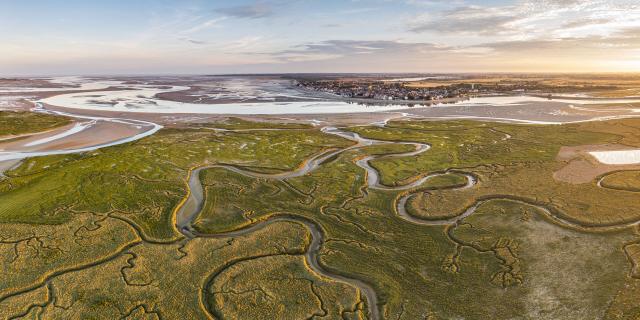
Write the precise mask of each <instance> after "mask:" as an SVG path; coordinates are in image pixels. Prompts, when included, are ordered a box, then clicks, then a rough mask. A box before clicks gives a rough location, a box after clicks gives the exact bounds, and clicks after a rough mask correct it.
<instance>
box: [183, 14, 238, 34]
mask: <svg viewBox="0 0 640 320" xmlns="http://www.w3.org/2000/svg"><path fill="white" fill-rule="evenodd" d="M226 19H227V17H218V18H214V19H209V20H207V21H204V22H202V23H199V24H197V25H195V26H193V27H191V28H189V29H186V30H184V31H182V33H183V34H190V33H196V32H199V31H203V30H206V29H209V28H212V27H216V26H218V25H219V23H220V22H222V21H224V20H226Z"/></svg>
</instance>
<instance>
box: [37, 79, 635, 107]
mask: <svg viewBox="0 0 640 320" xmlns="http://www.w3.org/2000/svg"><path fill="white" fill-rule="evenodd" d="M241 80H242V81H239V80H238V81H236V80H233V79H230V80H229V79H228V80H225V81H221V82H220V83H219V84H220V86H221V88H224V90H225V91H226V92H225V93H221V96H225V97H230V96H234V97H236V98H242V97H246V98H247V99H255V98H259V99H260V100H262V101H263V102H250V103H245V102H240V103H220V104H200V103H186V102H177V101H169V100H162V99H158V98H156V95H157V94H160V93H166V92H176V91H184V90H188V89H189V87H187V86H169V87H161V86H158V85H148V84H135V85H125V84H124V83H123V82H119V83H118V82H117V81H115V82H114V81H110V82H108V84H110V85H118V86H120V87H123V88H126V89H128V90H121V91H95V92H92V93H91V94H87V93H70V94H62V95H58V96H54V97H50V98H46V99H43V100H42V102H44V103H47V104H50V105H54V106H59V107H66V108H77V109H83V110H100V111H118V112H143V113H199V114H238V115H276V114H336V113H364V112H385V111H396V110H410V109H415V108H427V107H434V106H435V107H447V106H459V107H465V106H468V107H479V106H515V105H523V104H527V103H544V102H554V103H561V104H574V105H591V104H630V103H640V99H584V98H581V99H567V98H563V99H553V100H550V99H547V98H540V97H532V96H524V95H519V96H492V97H475V98H471V99H469V100H465V101H461V102H457V103H447V104H444V103H440V104H439V103H434V104H432V105H431V106H415V107H409V106H408V105H406V104H388V105H381V104H359V103H350V102H345V101H339V100H338V99H336V100H335V101H313V100H314V99H316V98H314V97H309V100H312V101H295V102H273V101H269V100H275V99H276V97H282V96H289V97H296V98H301V97H304V93H303V92H296V89H295V88H292V87H291V86H286V85H285V84H283V82H282V81H281V82H277V83H276V82H273V81H272V80H262V79H253V78H241ZM87 81H88V82H87V83H84V84H82V86H84V87H91V86H104V85H106V84H107V82H100V81H98V82H95V83H94V84H91V83H92V82H91V80H87ZM225 83H226V84H227V86H225ZM234 90H237V92H235V93H234V92H233V91H234Z"/></svg>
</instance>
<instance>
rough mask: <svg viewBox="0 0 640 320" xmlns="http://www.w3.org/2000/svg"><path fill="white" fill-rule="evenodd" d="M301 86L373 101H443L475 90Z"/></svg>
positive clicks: (339, 84) (345, 83)
mask: <svg viewBox="0 0 640 320" xmlns="http://www.w3.org/2000/svg"><path fill="white" fill-rule="evenodd" d="M298 85H299V86H302V87H304V88H307V89H311V90H314V91H318V92H325V93H330V94H334V95H338V96H341V97H343V98H348V99H372V100H416V101H427V100H441V99H445V98H456V97H460V96H465V95H467V94H469V93H470V92H471V91H472V90H473V89H472V85H468V89H466V88H459V87H447V86H442V87H437V88H414V87H409V86H405V85H404V84H402V83H386V82H381V81H366V82H365V81H313V80H303V81H299V82H298Z"/></svg>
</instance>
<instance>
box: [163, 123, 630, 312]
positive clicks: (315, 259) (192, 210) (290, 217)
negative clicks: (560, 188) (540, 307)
mask: <svg viewBox="0 0 640 320" xmlns="http://www.w3.org/2000/svg"><path fill="white" fill-rule="evenodd" d="M277 130H281V129H277ZM322 131H323V132H325V133H327V134H333V135H337V136H340V137H343V138H346V139H349V140H351V141H354V142H355V143H354V144H353V145H352V146H349V147H346V148H343V149H339V150H330V151H326V152H323V153H320V154H318V155H315V156H313V157H311V158H310V159H308V160H307V161H305V162H304V163H303V165H301V166H300V167H299V168H297V169H295V170H292V171H289V172H283V173H277V174H264V173H256V172H252V171H248V170H244V169H242V168H240V167H235V166H231V165H206V166H202V167H198V168H195V169H193V170H191V171H190V173H189V176H188V181H187V184H188V187H189V189H188V190H189V193H188V195H187V197H186V198H185V200H184V201H183V203H182V204H181V206H179V207H178V209H177V210H176V211H175V217H174V218H175V227H176V229H177V230H178V231H179V232H181V233H182V234H183V235H184V236H186V237H187V238H194V237H207V238H225V237H236V236H242V235H247V234H250V233H252V232H254V231H256V230H258V229H261V228H264V227H265V226H267V225H269V224H271V223H274V222H278V221H289V222H295V223H300V224H302V225H304V226H305V227H306V228H307V229H308V230H309V232H310V234H311V237H312V241H311V244H310V245H309V247H308V250H307V252H306V253H305V260H306V261H307V264H308V265H309V267H310V268H311V269H312V270H313V271H314V272H316V273H317V274H320V275H322V276H325V277H327V278H330V279H333V280H335V281H338V282H342V283H346V284H349V285H352V286H354V287H356V288H358V289H359V290H360V292H362V293H363V294H364V295H365V297H366V298H367V305H368V308H369V310H368V311H369V314H370V316H371V319H380V310H379V308H378V298H377V295H376V292H375V290H374V288H373V286H372V285H371V284H369V283H366V282H364V281H362V280H359V279H355V278H349V277H346V276H344V275H340V274H336V273H333V272H331V271H329V270H327V269H325V268H324V267H323V266H322V265H321V263H320V262H319V256H318V255H319V252H320V250H321V248H322V245H323V243H324V238H325V236H324V232H323V229H322V226H320V225H319V224H318V223H317V222H315V221H313V220H310V219H308V218H305V217H303V216H300V215H296V214H278V215H274V216H271V217H269V218H268V219H266V220H264V221H260V222H257V223H255V224H253V225H250V226H248V227H246V228H242V229H239V230H235V231H231V232H225V233H217V234H205V233H200V232H198V231H197V230H195V229H194V228H193V227H192V223H193V221H194V219H195V218H197V216H198V214H199V213H200V211H201V210H202V208H203V207H204V200H205V198H204V197H205V196H204V190H203V187H202V183H201V181H200V173H201V172H202V171H203V170H206V169H212V168H223V169H226V170H229V171H232V172H235V173H238V174H242V175H245V176H249V177H253V178H267V179H279V180H285V179H288V178H293V177H299V176H303V175H305V174H308V173H310V172H312V171H314V170H316V169H318V168H319V167H320V166H321V165H322V163H323V162H324V161H326V160H327V159H329V158H331V157H333V156H336V155H338V154H340V153H343V152H346V151H348V150H353V149H357V148H362V147H366V146H372V145H378V144H390V143H394V144H404V145H412V146H414V148H415V150H414V151H410V152H402V153H395V154H385V155H369V156H366V157H364V158H361V159H359V160H357V161H356V162H355V164H356V165H357V166H359V167H360V168H362V169H363V170H365V172H366V181H367V186H368V188H370V189H377V190H385V191H404V190H411V189H417V188H419V187H420V186H421V185H422V184H424V183H425V182H426V181H428V180H429V179H431V178H434V177H438V176H443V175H446V174H451V173H455V174H459V175H462V176H464V177H465V178H466V183H465V184H464V185H459V186H452V187H449V188H445V189H447V190H464V189H469V188H472V187H474V186H476V185H477V183H478V179H477V178H476V177H475V176H474V175H473V174H470V173H467V172H463V171H459V170H453V169H451V170H447V171H444V172H438V173H432V174H429V175H425V176H423V177H421V178H419V179H416V180H414V181H413V182H411V183H409V184H406V185H400V186H386V185H383V184H380V182H379V181H380V176H379V173H378V171H377V170H376V169H375V168H373V167H372V166H371V165H370V161H371V160H374V159H378V158H385V157H407V156H415V155H419V154H421V153H424V152H426V151H428V150H429V149H430V145H428V144H424V143H418V142H405V141H383V140H374V139H367V138H363V137H362V136H360V135H359V134H357V133H354V132H349V131H344V130H341V129H338V128H336V127H324V128H322ZM509 138H510V137H509ZM414 194H415V193H412V192H409V193H407V194H406V195H403V196H401V197H399V199H398V200H397V201H396V204H395V208H396V214H397V216H398V217H399V218H401V219H403V220H405V221H408V222H410V223H414V224H419V225H430V226H441V225H452V224H456V223H458V222H459V221H461V220H463V219H465V218H467V217H469V216H471V215H472V214H474V213H475V212H476V210H477V209H478V208H479V207H480V206H482V205H483V204H484V203H486V202H488V201H493V200H508V201H513V202H517V203H520V204H522V205H525V206H531V207H535V208H537V209H539V210H541V211H542V213H543V214H544V216H546V217H547V218H548V219H550V220H551V221H553V222H554V223H556V224H558V225H560V226H563V227H566V228H572V229H580V230H586V231H591V232H608V231H615V230H620V229H625V228H629V227H632V226H636V225H638V224H640V221H629V222H627V223H619V224H614V225H598V226H585V225H583V224H580V223H577V222H573V221H570V220H567V219H564V218H562V217H561V214H560V213H559V212H555V210H551V209H548V208H546V207H545V206H543V205H538V204H536V203H533V202H531V201H529V200H528V199H520V198H517V197H511V196H490V197H485V198H483V199H479V200H478V201H476V202H475V203H474V204H473V205H472V206H470V207H469V208H467V209H465V210H464V211H462V212H461V213H459V214H457V215H453V216H451V217H447V218H442V219H433V220H431V219H425V218H419V217H416V216H413V215H411V214H409V213H408V212H407V210H406V205H407V201H408V200H409V199H410V198H411V197H412V196H413V195H414ZM209 281H213V279H209ZM203 290H204V289H203ZM201 299H205V300H206V298H205V297H203V296H201Z"/></svg>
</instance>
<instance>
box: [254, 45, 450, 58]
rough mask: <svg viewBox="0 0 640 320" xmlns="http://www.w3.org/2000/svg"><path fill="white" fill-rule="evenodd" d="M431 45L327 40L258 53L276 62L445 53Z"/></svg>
mask: <svg viewBox="0 0 640 320" xmlns="http://www.w3.org/2000/svg"><path fill="white" fill-rule="evenodd" d="M443 50H445V47H440V46H437V45H434V44H431V43H405V42H399V41H391V40H380V41H361V40H327V41H321V42H314V43H306V44H302V45H298V46H294V47H292V48H291V49H287V50H282V51H276V52H263V53H256V54H260V55H268V56H270V57H272V58H273V59H274V60H276V61H280V62H292V61H316V60H327V59H336V58H340V57H351V56H360V55H373V54H375V55H385V56H392V55H394V54H395V55H398V56H406V55H413V54H427V53H428V52H434V51H443Z"/></svg>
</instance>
